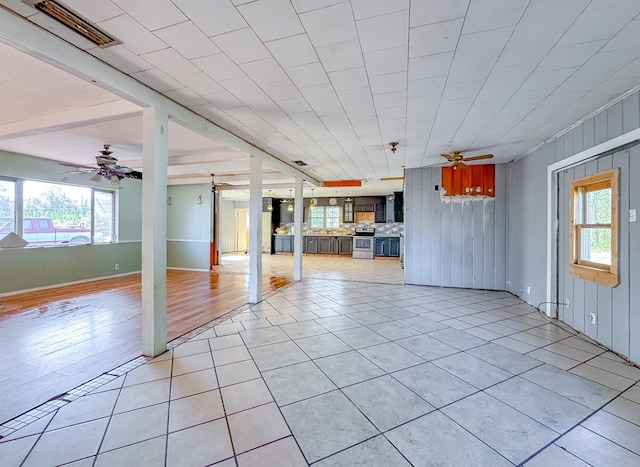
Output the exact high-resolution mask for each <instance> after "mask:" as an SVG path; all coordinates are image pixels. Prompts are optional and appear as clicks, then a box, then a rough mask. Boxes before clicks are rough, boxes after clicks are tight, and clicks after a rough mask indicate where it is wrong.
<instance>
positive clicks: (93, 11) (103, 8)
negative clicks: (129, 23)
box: [64, 0, 124, 23]
mask: <svg viewBox="0 0 640 467" xmlns="http://www.w3.org/2000/svg"><path fill="white" fill-rule="evenodd" d="M64 3H65V5H67V6H68V7H69V8H71V9H72V10H73V11H75V12H76V13H78V14H79V15H80V16H82V17H83V18H86V19H88V20H89V21H92V22H93V23H99V22H100V21H104V20H106V19H109V18H114V17H116V16H120V15H121V14H123V13H124V11H122V9H121V8H120V7H118V6H117V5H116V4H115V3H114V2H113V1H111V0H103V1H100V2H87V0H65V2H64Z"/></svg>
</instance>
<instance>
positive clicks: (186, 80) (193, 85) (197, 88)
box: [176, 71, 224, 96]
mask: <svg viewBox="0 0 640 467" xmlns="http://www.w3.org/2000/svg"><path fill="white" fill-rule="evenodd" d="M176 79H177V80H178V81H180V82H181V83H182V84H184V85H185V86H186V87H188V88H189V89H191V90H192V91H194V92H195V93H197V94H200V95H201V96H202V95H205V94H213V93H216V92H221V91H224V88H223V87H222V86H220V84H218V82H217V81H215V80H213V79H212V78H211V77H210V76H209V75H207V74H206V73H204V72H202V71H200V72H198V73H194V74H192V75H186V76H180V77H178V78H176Z"/></svg>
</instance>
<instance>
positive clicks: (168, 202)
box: [167, 196, 171, 206]
mask: <svg viewBox="0 0 640 467" xmlns="http://www.w3.org/2000/svg"><path fill="white" fill-rule="evenodd" d="M167 206H171V196H169V197H168V198H167Z"/></svg>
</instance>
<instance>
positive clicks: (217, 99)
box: [202, 91, 243, 110]
mask: <svg viewBox="0 0 640 467" xmlns="http://www.w3.org/2000/svg"><path fill="white" fill-rule="evenodd" d="M202 97H204V98H205V99H206V100H208V101H209V102H211V103H212V104H213V105H215V106H216V107H217V108H218V109H221V110H225V109H231V108H233V107H242V106H243V104H242V102H241V101H240V100H239V99H238V98H237V97H235V96H234V95H233V94H231V93H230V92H228V91H222V92H216V93H214V94H207V95H205V96H202Z"/></svg>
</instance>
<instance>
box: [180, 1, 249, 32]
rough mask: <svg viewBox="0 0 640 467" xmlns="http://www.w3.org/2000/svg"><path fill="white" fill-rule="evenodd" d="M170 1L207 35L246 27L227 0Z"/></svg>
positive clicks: (240, 16)
mask: <svg viewBox="0 0 640 467" xmlns="http://www.w3.org/2000/svg"><path fill="white" fill-rule="evenodd" d="M172 1H173V3H174V4H175V5H176V6H177V7H178V8H180V10H181V11H182V12H183V13H184V14H185V15H187V16H188V17H189V19H190V20H191V21H193V22H194V23H195V24H196V26H198V27H199V28H200V30H202V32H204V33H205V34H206V35H207V36H209V37H211V36H217V35H218V34H224V33H226V32H230V31H235V30H236V29H242V28H245V27H247V22H246V21H245V20H244V18H243V17H242V15H241V14H240V13H239V12H238V10H237V9H236V7H235V6H234V5H233V4H232V3H231V2H230V1H229V0H216V1H215V2H203V1H201V0H172Z"/></svg>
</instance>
